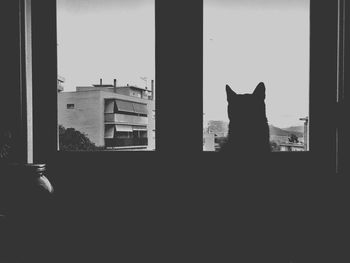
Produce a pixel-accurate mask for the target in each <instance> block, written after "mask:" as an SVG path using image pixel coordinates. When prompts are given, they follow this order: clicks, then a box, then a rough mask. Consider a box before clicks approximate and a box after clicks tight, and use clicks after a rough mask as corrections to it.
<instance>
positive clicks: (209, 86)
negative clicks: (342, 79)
mask: <svg viewBox="0 0 350 263" xmlns="http://www.w3.org/2000/svg"><path fill="white" fill-rule="evenodd" d="M263 3H265V4H263ZM309 32H310V31H309V0H295V1H287V0H279V1H277V0H266V1H258V0H244V1H243V0H232V1H228V0H204V65H203V67H204V113H205V115H204V121H205V122H206V121H208V120H224V121H228V118H227V102H226V93H225V85H226V84H229V85H230V86H231V88H232V89H233V90H235V91H236V92H237V93H251V92H253V90H254V89H255V87H256V85H257V84H258V83H259V82H260V81H263V82H264V83H265V86H266V101H265V102H266V112H267V117H268V120H269V123H270V124H273V125H275V126H278V127H281V128H284V127H289V126H294V125H302V124H303V122H302V121H299V118H301V117H305V116H307V115H308V107H309V103H308V100H309Z"/></svg>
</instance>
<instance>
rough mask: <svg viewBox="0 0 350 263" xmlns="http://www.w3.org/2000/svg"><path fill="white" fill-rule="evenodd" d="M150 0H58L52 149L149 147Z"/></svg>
mask: <svg viewBox="0 0 350 263" xmlns="http://www.w3.org/2000/svg"><path fill="white" fill-rule="evenodd" d="M154 10H155V3H154V0H143V1H138V0H130V1H120V0H117V1H110V0H89V1H86V0H74V1H72V0H57V42H58V43H57V50H58V75H59V77H58V124H59V150H61V151H72V150H73V151H95V150H108V151H119V150H137V151H139V150H155V82H154V79H155V12H154Z"/></svg>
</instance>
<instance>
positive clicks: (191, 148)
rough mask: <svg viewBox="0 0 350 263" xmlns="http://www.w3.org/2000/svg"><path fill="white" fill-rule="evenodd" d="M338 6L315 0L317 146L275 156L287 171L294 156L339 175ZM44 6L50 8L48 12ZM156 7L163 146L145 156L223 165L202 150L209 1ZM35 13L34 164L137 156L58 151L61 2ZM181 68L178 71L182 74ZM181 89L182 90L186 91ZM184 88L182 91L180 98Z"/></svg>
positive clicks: (308, 167) (313, 139)
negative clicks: (58, 6) (205, 27)
mask: <svg viewBox="0 0 350 263" xmlns="http://www.w3.org/2000/svg"><path fill="white" fill-rule="evenodd" d="M339 1H341V0H339ZM338 4H339V2H337V1H324V2H323V1H317V0H310V106H309V108H310V111H309V113H310V115H309V116H310V129H309V131H310V140H309V143H310V144H309V145H310V151H309V152H298V153H293V152H291V153H271V157H272V158H273V159H274V160H275V163H276V164H278V166H279V167H281V168H282V167H286V166H287V165H288V164H289V163H290V161H291V160H292V162H293V163H298V164H299V165H298V167H295V170H296V171H300V167H304V168H303V169H304V170H305V171H308V172H309V173H312V172H314V171H315V170H317V171H322V172H323V173H324V174H334V172H335V165H336V159H335V156H336V154H335V151H336V148H335V145H336V144H335V141H336V131H335V127H336V123H335V121H334V118H333V116H335V114H336V107H337V101H336V94H337V87H338V86H337V81H338V76H337V48H338V34H337V32H338ZM43 8H44V9H45V10H46V12H41V10H43ZM155 11H156V13H155V16H156V47H155V48H156V58H155V59H156V82H157V86H158V87H161V88H158V90H157V93H156V102H157V103H156V112H157V123H156V140H157V148H156V151H154V152H147V153H140V154H141V155H138V154H137V156H142V157H140V158H143V159H147V160H148V159H149V160H154V158H158V159H162V158H165V157H164V156H167V154H168V156H172V157H176V158H177V157H178V156H181V160H184V159H183V158H193V156H194V155H195V156H196V158H197V159H198V160H201V161H205V160H206V158H208V160H210V161H211V162H212V163H217V162H219V159H220V158H221V154H217V153H207V152H205V153H204V152H203V151H202V149H203V147H202V130H203V122H202V108H203V102H202V98H203V96H202V94H203V90H202V86H203V69H202V65H203V1H201V0H198V1H193V2H192V3H191V4H189V5H188V6H186V8H183V7H182V4H181V3H168V2H167V3H165V2H164V1H163V2H162V1H160V0H155ZM32 13H33V15H32V19H33V20H32V31H33V32H32V35H33V36H32V37H33V40H32V44H33V105H34V109H33V114H34V161H35V162H55V161H54V160H60V161H59V162H62V161H65V160H67V158H75V159H82V158H83V159H84V158H88V159H90V158H91V159H96V158H98V159H104V160H113V159H115V158H118V159H119V160H120V159H124V158H125V159H127V158H129V155H128V154H126V153H125V152H123V153H121V152H98V153H96V152H91V153H84V154H82V153H81V152H79V153H73V152H70V153H67V152H60V151H58V150H57V144H58V142H57V90H54V89H47V87H49V86H51V87H53V86H56V85H57V46H56V42H57V35H56V29H57V28H56V26H57V24H56V17H57V14H56V1H55V0H50V1H45V3H37V1H34V2H33V7H32ZM179 13H181V17H182V19H181V21H179V20H178V15H179ZM173 21H178V23H173ZM179 28H181V30H178V29H179ZM43 36H45V37H43ZM43 47H45V48H43ZM173 49H177V50H181V53H180V55H179V54H178V52H169V50H173ZM173 72H176V75H177V76H178V77H177V78H175V79H174V75H173ZM43 73H44V74H43ZM320 76H322V77H320ZM171 80H172V81H171ZM179 86H182V87H180V89H179ZM320 87H322V88H320ZM178 92H180V95H179V96H176V94H178ZM182 92H183V94H182ZM43 98H45V99H43ZM174 98H175V99H174ZM194 105H195V106H194ZM179 116H181V124H182V125H183V127H190V128H185V129H179V126H178V122H176V121H175V120H177V119H178V118H179ZM325 119H326V120H328V121H329V124H328V125H327V127H324V126H325V125H324V124H325ZM42 123H46V126H45V127H43V125H42ZM182 125H181V126H182ZM169 138H172V139H169ZM325 138H326V139H325ZM136 158H139V157H136Z"/></svg>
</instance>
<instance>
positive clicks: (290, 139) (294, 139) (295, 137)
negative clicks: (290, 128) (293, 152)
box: [288, 133, 299, 143]
mask: <svg viewBox="0 0 350 263" xmlns="http://www.w3.org/2000/svg"><path fill="white" fill-rule="evenodd" d="M288 141H289V142H290V143H298V142H299V139H298V136H296V135H295V134H294V133H292V134H291V135H290V137H289V138H288Z"/></svg>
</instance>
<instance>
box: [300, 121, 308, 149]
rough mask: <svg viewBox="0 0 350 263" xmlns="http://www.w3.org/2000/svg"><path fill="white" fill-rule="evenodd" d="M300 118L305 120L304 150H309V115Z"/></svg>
mask: <svg viewBox="0 0 350 263" xmlns="http://www.w3.org/2000/svg"><path fill="white" fill-rule="evenodd" d="M299 120H301V121H304V151H307V150H308V148H309V146H308V144H309V142H308V136H307V135H308V128H307V127H308V124H309V117H305V118H300V119H299Z"/></svg>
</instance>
